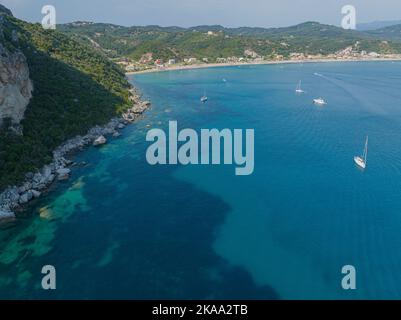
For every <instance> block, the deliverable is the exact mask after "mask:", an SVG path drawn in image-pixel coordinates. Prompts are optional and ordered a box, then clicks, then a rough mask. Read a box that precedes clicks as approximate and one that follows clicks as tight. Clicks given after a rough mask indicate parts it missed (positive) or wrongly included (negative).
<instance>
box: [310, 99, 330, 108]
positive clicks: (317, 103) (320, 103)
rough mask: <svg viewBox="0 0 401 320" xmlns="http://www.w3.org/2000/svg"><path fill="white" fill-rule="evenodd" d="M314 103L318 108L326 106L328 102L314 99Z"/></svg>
mask: <svg viewBox="0 0 401 320" xmlns="http://www.w3.org/2000/svg"><path fill="white" fill-rule="evenodd" d="M313 103H314V104H316V105H318V106H324V105H326V104H327V102H326V101H325V100H324V99H323V98H317V99H313Z"/></svg>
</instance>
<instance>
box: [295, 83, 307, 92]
mask: <svg viewBox="0 0 401 320" xmlns="http://www.w3.org/2000/svg"><path fill="white" fill-rule="evenodd" d="M301 84H302V81H301V80H299V82H298V85H297V88H296V89H295V92H296V93H304V92H305V91H303V90H302V89H301Z"/></svg>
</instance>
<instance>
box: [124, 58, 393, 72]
mask: <svg viewBox="0 0 401 320" xmlns="http://www.w3.org/2000/svg"><path fill="white" fill-rule="evenodd" d="M381 61H384V62H385V61H388V62H391V61H401V56H400V57H398V58H396V57H388V58H367V59H329V58H327V59H306V60H281V61H273V60H266V61H258V62H225V63H199V64H192V65H173V66H171V67H164V68H151V69H146V70H141V71H129V72H125V74H126V75H135V74H144V73H155V72H166V71H178V70H195V69H207V68H219V67H220V68H223V67H235V66H258V65H280V64H283V65H284V64H304V63H330V62H381Z"/></svg>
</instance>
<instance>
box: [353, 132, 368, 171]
mask: <svg viewBox="0 0 401 320" xmlns="http://www.w3.org/2000/svg"><path fill="white" fill-rule="evenodd" d="M368 141H369V137H366V142H365V149H364V150H363V155H362V156H357V157H354V161H355V163H356V164H357V165H358V166H359V167H361V168H362V169H365V168H366V163H367V160H368Z"/></svg>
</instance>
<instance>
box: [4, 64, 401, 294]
mask: <svg viewBox="0 0 401 320" xmlns="http://www.w3.org/2000/svg"><path fill="white" fill-rule="evenodd" d="M315 72H318V73H320V74H321V75H322V76H321V77H319V76H316V75H314V73H315ZM223 78H224V79H226V80H227V82H223V81H222V79H223ZM301 79H302V81H303V89H304V90H306V91H307V92H306V94H304V95H296V94H295V93H294V90H295V86H296V84H297V82H298V80H301ZM132 81H133V82H134V84H135V85H137V86H138V87H139V88H140V89H141V91H142V92H143V94H144V95H145V97H147V98H149V99H151V101H152V109H151V110H150V111H148V112H147V113H146V115H145V117H144V119H143V120H142V121H140V122H138V123H136V124H134V125H132V126H129V127H127V128H126V129H124V132H123V136H122V137H121V138H119V139H115V140H113V139H111V140H110V143H109V144H108V145H106V146H104V147H103V148H101V149H96V148H90V149H88V150H86V151H85V152H83V153H80V154H78V155H77V156H76V157H75V158H74V160H76V161H77V162H82V161H85V162H87V165H86V166H81V167H78V168H76V169H75V170H74V172H73V176H72V178H71V179H70V181H68V182H66V183H60V184H58V185H57V186H56V187H55V188H54V190H53V191H52V192H51V193H49V195H48V196H46V197H44V198H42V199H40V200H39V201H38V202H36V203H35V204H33V205H32V208H31V209H30V210H29V212H27V214H26V217H25V218H22V219H20V220H19V221H18V222H17V223H16V224H15V225H13V226H9V227H8V228H6V229H3V230H0V250H1V251H0V298H33V299H38V298H54V299H61V298H67V299H70V298H74V299H87V298H124V299H147V298H151V299H152V298H154V299H156V298H166V299H213V298H216V299H223V298H225V299H232V298H245V299H246V298H249V299H251V298H256V299H299V298H306V299H315V298H319V299H336V298H341V299H361V298H368V299H373V298H378V299H385V298H387V299H388V298H390V299H399V298H401V150H400V148H399V146H400V137H401V91H400V88H401V63H399V62H394V63H391V62H374V63H373V62H372V63H370V62H367V63H325V64H304V65H301V64H297V65H271V66H241V67H226V68H213V69H198V70H186V71H172V72H162V73H153V74H142V75H136V76H135V77H134V78H133V79H132ZM204 91H206V92H207V95H208V97H209V101H208V102H207V103H206V104H204V105H202V104H201V103H200V102H199V98H200V96H201V95H202V94H203V92H204ZM319 96H323V97H324V98H325V99H326V100H327V101H328V105H327V106H325V107H317V106H314V105H313V104H312V103H311V100H312V99H313V98H316V97H319ZM169 120H176V121H178V126H179V129H183V128H194V129H195V130H197V131H198V130H200V129H201V128H218V129H223V128H229V129H235V128H242V129H255V171H254V174H253V175H251V176H235V174H234V169H235V167H234V166H223V165H222V166H217V165H215V166H212V165H210V166H181V165H166V166H150V165H148V164H147V162H146V159H145V151H146V148H147V146H149V143H147V142H146V141H145V135H146V132H147V130H149V129H150V128H163V129H166V130H167V126H168V121H169ZM366 135H369V138H370V144H369V158H368V167H367V169H366V170H365V171H364V172H363V171H361V170H359V169H358V168H357V167H356V166H355V165H354V163H353V157H354V156H355V155H358V154H360V153H362V150H363V145H364V141H365V137H366ZM47 264H50V265H54V266H55V267H56V270H57V289H56V290H55V291H51V292H48V291H44V290H42V289H40V281H41V277H42V275H41V273H40V270H41V268H42V266H43V265H47ZM348 264H351V265H354V266H355V267H356V271H357V290H354V291H344V290H343V289H342V288H341V279H342V276H343V275H342V274H341V268H342V266H344V265H348Z"/></svg>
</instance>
